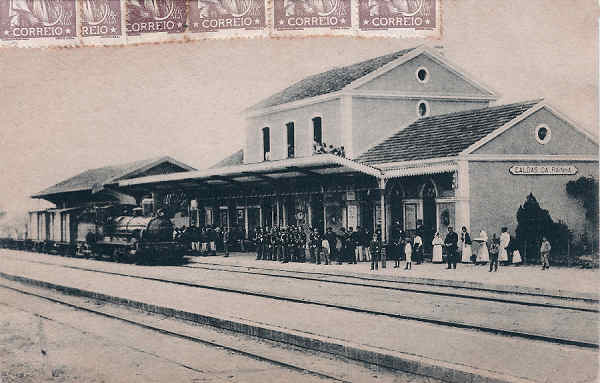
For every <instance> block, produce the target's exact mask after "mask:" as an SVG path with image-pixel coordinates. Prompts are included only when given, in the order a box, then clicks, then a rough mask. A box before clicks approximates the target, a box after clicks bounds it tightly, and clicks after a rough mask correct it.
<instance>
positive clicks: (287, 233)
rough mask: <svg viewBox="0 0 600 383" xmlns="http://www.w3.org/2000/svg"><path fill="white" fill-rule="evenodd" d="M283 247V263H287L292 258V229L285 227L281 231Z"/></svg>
mask: <svg viewBox="0 0 600 383" xmlns="http://www.w3.org/2000/svg"><path fill="white" fill-rule="evenodd" d="M282 242H283V246H284V251H285V253H284V256H283V263H288V262H290V261H291V260H292V257H294V246H295V245H294V235H293V233H292V228H291V227H287V228H284V229H283V239H282Z"/></svg>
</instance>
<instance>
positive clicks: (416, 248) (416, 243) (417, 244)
mask: <svg viewBox="0 0 600 383" xmlns="http://www.w3.org/2000/svg"><path fill="white" fill-rule="evenodd" d="M413 253H414V258H415V262H416V263H417V265H420V264H421V263H423V238H422V237H421V236H420V235H419V234H417V235H415V239H414V240H413Z"/></svg>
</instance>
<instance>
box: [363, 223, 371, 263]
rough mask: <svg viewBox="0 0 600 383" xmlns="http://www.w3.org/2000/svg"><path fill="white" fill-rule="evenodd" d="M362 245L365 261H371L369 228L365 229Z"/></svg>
mask: <svg viewBox="0 0 600 383" xmlns="http://www.w3.org/2000/svg"><path fill="white" fill-rule="evenodd" d="M362 245H363V247H364V254H365V262H371V249H370V246H371V232H370V231H369V230H368V229H363V234H362Z"/></svg>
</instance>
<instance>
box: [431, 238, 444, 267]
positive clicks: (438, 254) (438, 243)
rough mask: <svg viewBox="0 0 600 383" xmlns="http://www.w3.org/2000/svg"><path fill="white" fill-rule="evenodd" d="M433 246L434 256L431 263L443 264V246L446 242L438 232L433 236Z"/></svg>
mask: <svg viewBox="0 0 600 383" xmlns="http://www.w3.org/2000/svg"><path fill="white" fill-rule="evenodd" d="M431 245H432V246H433V256H432V257H431V262H432V263H442V262H443V261H444V260H443V258H442V246H443V245H444V240H443V239H442V236H441V235H440V232H439V231H436V233H435V235H434V236H433V241H431Z"/></svg>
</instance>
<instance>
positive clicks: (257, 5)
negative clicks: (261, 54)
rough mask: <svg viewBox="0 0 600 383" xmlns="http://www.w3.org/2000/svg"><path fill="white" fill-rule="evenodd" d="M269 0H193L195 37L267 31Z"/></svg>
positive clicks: (191, 13)
mask: <svg viewBox="0 0 600 383" xmlns="http://www.w3.org/2000/svg"><path fill="white" fill-rule="evenodd" d="M266 7H267V5H266V1H265V0H189V14H190V19H189V20H190V21H189V32H190V33H191V38H213V37H228V36H239V35H240V34H243V35H244V36H248V37H251V36H256V35H260V34H266V31H267V29H266V28H267V20H266Z"/></svg>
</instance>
